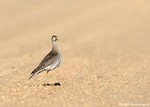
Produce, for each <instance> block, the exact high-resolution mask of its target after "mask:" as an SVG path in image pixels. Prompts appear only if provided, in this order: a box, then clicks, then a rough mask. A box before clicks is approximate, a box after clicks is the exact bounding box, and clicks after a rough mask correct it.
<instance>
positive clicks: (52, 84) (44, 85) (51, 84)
mask: <svg viewBox="0 0 150 107" xmlns="http://www.w3.org/2000/svg"><path fill="white" fill-rule="evenodd" d="M40 86H43V87H47V86H53V87H55V86H61V84H60V83H59V82H56V83H44V84H40V85H38V87H40Z"/></svg>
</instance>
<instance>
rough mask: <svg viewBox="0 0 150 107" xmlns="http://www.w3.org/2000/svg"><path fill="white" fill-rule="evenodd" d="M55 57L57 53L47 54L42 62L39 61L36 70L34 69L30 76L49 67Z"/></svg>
mask: <svg viewBox="0 0 150 107" xmlns="http://www.w3.org/2000/svg"><path fill="white" fill-rule="evenodd" d="M56 56H57V53H54V52H50V53H49V54H47V55H46V56H45V57H44V58H43V60H42V61H41V63H40V64H39V65H38V67H37V68H35V69H34V70H33V71H32V72H31V74H34V73H35V72H37V71H39V70H42V69H43V68H46V67H48V66H49V65H51V64H52V63H53V62H54V60H55V58H56Z"/></svg>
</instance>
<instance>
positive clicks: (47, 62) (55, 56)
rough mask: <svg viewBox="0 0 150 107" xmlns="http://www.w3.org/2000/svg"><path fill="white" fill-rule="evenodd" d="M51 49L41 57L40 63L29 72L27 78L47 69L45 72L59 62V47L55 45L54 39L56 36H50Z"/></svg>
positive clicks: (55, 39) (56, 65)
mask: <svg viewBox="0 0 150 107" xmlns="http://www.w3.org/2000/svg"><path fill="white" fill-rule="evenodd" d="M51 40H52V50H51V51H50V52H49V53H48V54H47V55H46V56H45V57H44V58H43V60H42V61H41V63H40V64H39V65H38V66H37V67H36V68H35V69H34V70H33V71H32V72H31V76H30V78H29V79H31V78H32V77H34V76H35V75H37V74H39V73H41V72H43V71H47V73H48V72H49V71H51V70H54V69H55V68H56V67H58V66H59V65H60V63H61V55H60V52H59V49H58V47H57V43H56V41H57V40H58V39H57V36H55V35H54V36H52V39H51Z"/></svg>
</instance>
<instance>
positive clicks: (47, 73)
mask: <svg viewBox="0 0 150 107" xmlns="http://www.w3.org/2000/svg"><path fill="white" fill-rule="evenodd" d="M48 72H49V70H47V71H46V80H47V82H48V76H47V75H48Z"/></svg>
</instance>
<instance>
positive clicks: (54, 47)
mask: <svg viewBox="0 0 150 107" xmlns="http://www.w3.org/2000/svg"><path fill="white" fill-rule="evenodd" d="M52 51H53V52H59V49H58V46H57V43H56V42H55V41H52Z"/></svg>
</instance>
